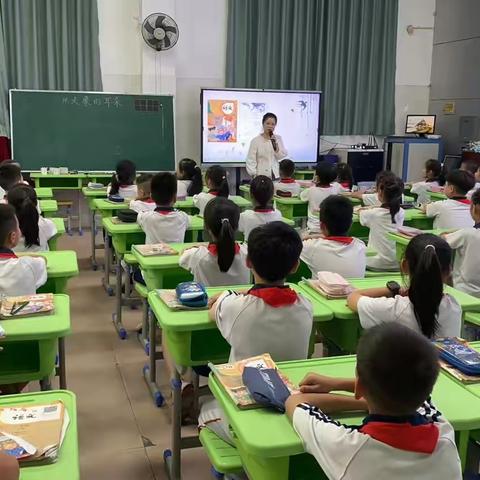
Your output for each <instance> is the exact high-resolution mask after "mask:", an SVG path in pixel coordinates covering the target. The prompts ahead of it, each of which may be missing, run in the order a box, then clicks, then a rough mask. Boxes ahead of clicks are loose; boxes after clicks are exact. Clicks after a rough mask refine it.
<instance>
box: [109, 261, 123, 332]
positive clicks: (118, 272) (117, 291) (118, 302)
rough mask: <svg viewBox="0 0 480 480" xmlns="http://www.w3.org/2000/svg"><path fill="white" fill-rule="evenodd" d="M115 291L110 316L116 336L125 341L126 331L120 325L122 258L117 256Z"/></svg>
mask: <svg viewBox="0 0 480 480" xmlns="http://www.w3.org/2000/svg"><path fill="white" fill-rule="evenodd" d="M116 279H117V282H116V289H115V313H113V315H112V320H113V325H114V327H115V330H116V331H117V333H118V336H119V337H120V338H121V339H122V340H125V339H126V338H127V331H126V330H125V328H124V326H123V324H122V257H121V256H120V255H118V254H117V268H116Z"/></svg>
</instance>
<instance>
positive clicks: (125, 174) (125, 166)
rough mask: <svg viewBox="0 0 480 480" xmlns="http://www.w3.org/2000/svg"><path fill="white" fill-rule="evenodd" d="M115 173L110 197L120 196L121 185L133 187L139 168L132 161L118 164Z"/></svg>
mask: <svg viewBox="0 0 480 480" xmlns="http://www.w3.org/2000/svg"><path fill="white" fill-rule="evenodd" d="M115 171H116V173H114V174H113V176H112V180H111V182H110V195H118V192H119V190H120V186H121V185H133V184H134V183H135V178H136V176H137V167H136V166H135V164H134V163H133V162H132V161H130V160H121V161H120V162H118V163H117V168H116V169H115Z"/></svg>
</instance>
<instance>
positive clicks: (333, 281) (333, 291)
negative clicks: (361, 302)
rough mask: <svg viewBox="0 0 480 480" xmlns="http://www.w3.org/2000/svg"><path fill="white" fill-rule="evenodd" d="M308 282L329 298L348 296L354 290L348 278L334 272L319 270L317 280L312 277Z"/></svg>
mask: <svg viewBox="0 0 480 480" xmlns="http://www.w3.org/2000/svg"><path fill="white" fill-rule="evenodd" d="M306 282H307V284H308V285H310V286H311V287H312V288H313V289H314V290H315V291H316V292H318V293H319V294H320V295H323V296H324V297H326V298H327V299H329V300H333V299H338V298H347V297H348V295H349V294H350V293H351V292H352V291H353V290H354V289H353V287H352V285H351V284H350V283H349V282H348V281H347V280H345V279H344V278H343V277H342V276H341V275H339V274H338V273H334V272H318V273H317V279H316V280H315V279H313V278H310V279H307V280H306Z"/></svg>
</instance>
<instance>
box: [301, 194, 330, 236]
mask: <svg viewBox="0 0 480 480" xmlns="http://www.w3.org/2000/svg"><path fill="white" fill-rule="evenodd" d="M337 193H338V189H337V188H336V187H334V186H330V187H310V188H307V189H305V190H303V191H302V192H301V193H300V199H301V200H303V201H304V202H308V219H307V228H308V230H309V231H310V232H317V233H318V232H320V204H321V203H322V202H323V201H324V200H325V199H326V198H327V197H329V196H330V195H336V194H337Z"/></svg>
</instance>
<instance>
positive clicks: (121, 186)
mask: <svg viewBox="0 0 480 480" xmlns="http://www.w3.org/2000/svg"><path fill="white" fill-rule="evenodd" d="M128 187H133V185H120V186H119V187H118V188H128Z"/></svg>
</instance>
